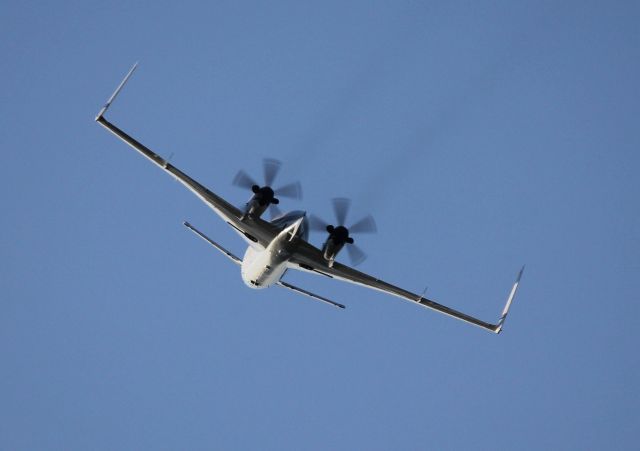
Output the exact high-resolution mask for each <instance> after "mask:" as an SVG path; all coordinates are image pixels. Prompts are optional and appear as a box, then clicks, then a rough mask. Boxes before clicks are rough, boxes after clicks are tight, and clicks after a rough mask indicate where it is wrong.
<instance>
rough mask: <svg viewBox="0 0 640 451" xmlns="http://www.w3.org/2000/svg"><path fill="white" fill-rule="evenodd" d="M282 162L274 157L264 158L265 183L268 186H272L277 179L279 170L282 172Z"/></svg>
mask: <svg viewBox="0 0 640 451" xmlns="http://www.w3.org/2000/svg"><path fill="white" fill-rule="evenodd" d="M280 166H282V163H280V162H279V161H278V160H274V159H273V158H265V159H264V160H262V168H263V169H264V184H265V185H266V186H271V185H272V184H273V181H274V180H275V179H276V176H277V175H278V172H280Z"/></svg>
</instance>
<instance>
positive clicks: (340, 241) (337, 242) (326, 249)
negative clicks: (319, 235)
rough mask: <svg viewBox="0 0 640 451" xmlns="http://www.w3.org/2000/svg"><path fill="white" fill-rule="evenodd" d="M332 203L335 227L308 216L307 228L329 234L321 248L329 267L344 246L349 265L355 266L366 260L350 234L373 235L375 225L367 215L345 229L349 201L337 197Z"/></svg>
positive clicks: (349, 205) (365, 256)
mask: <svg viewBox="0 0 640 451" xmlns="http://www.w3.org/2000/svg"><path fill="white" fill-rule="evenodd" d="M332 203H333V212H334V214H335V217H336V223H337V225H335V226H334V225H331V224H328V223H327V222H325V221H324V220H322V219H320V218H318V217H317V216H315V215H309V227H310V228H311V230H315V231H322V232H324V231H326V232H328V233H329V237H328V238H327V240H326V241H325V242H324V244H323V246H322V252H323V254H324V258H325V260H327V262H329V266H333V262H334V261H335V259H336V256H337V255H338V252H340V250H341V249H342V248H343V247H344V245H345V244H348V246H347V253H348V254H349V260H351V264H352V265H354V266H357V265H359V264H360V263H362V262H363V261H364V260H365V259H366V258H367V254H365V253H364V251H363V250H362V249H360V247H358V246H356V245H355V244H354V242H355V240H354V239H353V237H352V236H351V233H375V232H376V231H377V228H376V223H375V221H374V219H373V217H372V216H371V215H367V216H365V217H364V218H362V219H360V220H359V221H357V222H356V223H354V224H353V225H352V226H351V227H346V226H345V225H344V224H345V222H346V220H347V215H348V213H349V208H350V207H351V201H350V200H349V199H345V198H342V197H339V198H335V199H332Z"/></svg>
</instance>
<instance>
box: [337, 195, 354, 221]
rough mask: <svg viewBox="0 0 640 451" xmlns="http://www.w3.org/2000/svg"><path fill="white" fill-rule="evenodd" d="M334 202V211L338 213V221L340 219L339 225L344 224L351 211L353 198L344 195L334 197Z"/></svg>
mask: <svg viewBox="0 0 640 451" xmlns="http://www.w3.org/2000/svg"><path fill="white" fill-rule="evenodd" d="M332 202H333V212H334V213H335V215H336V221H338V225H339V226H343V225H344V223H345V221H346V219H347V213H349V207H350V206H351V199H346V198H344V197H336V198H335V199H332Z"/></svg>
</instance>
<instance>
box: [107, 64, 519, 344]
mask: <svg viewBox="0 0 640 451" xmlns="http://www.w3.org/2000/svg"><path fill="white" fill-rule="evenodd" d="M137 66H138V63H136V64H134V65H133V67H132V68H131V69H130V70H129V72H128V73H127V75H126V76H125V77H124V79H123V80H122V82H121V83H120V85H118V87H117V88H116V90H115V91H114V93H113V94H112V95H111V97H110V98H109V100H107V103H105V105H104V106H103V107H102V109H101V110H100V111H99V112H98V115H97V116H96V118H95V120H96V122H97V123H98V124H100V125H101V126H102V127H104V128H105V129H107V130H108V131H109V132H111V133H113V134H114V135H115V136H117V137H118V138H120V139H121V140H122V141H124V142H125V143H126V144H128V145H129V146H131V147H132V148H133V149H135V150H136V151H137V152H139V153H140V154H142V156H144V157H146V158H147V159H148V160H150V161H151V162H152V163H154V164H155V165H156V166H158V167H159V168H160V169H162V170H163V171H164V172H166V173H167V174H169V175H170V176H172V177H174V178H175V179H176V180H178V181H179V182H180V183H182V184H183V185H184V186H185V187H187V189H189V190H190V191H191V192H193V193H194V194H195V195H196V196H198V197H199V198H200V199H201V200H202V201H203V202H204V203H205V204H207V205H208V206H209V207H210V208H211V209H212V210H213V211H214V212H215V213H216V214H217V215H218V216H219V217H220V218H221V219H222V220H223V221H224V222H226V223H227V224H228V225H229V226H230V227H231V228H232V229H233V230H235V231H236V232H237V233H238V234H239V235H240V237H241V238H242V239H244V241H245V242H246V243H247V244H248V247H247V250H246V252H245V253H244V256H243V258H240V257H238V256H236V255H234V254H233V253H232V252H230V251H229V250H227V249H225V248H224V247H223V246H222V245H220V244H218V243H217V242H215V241H214V240H212V239H211V238H209V237H208V236H206V235H205V234H204V233H202V232H201V231H199V230H198V229H196V228H195V227H194V226H192V225H191V224H190V223H188V222H184V225H185V226H186V227H187V228H188V229H189V230H191V231H192V232H193V233H195V234H196V235H197V236H199V237H200V238H202V239H203V240H205V241H206V242H207V243H209V244H210V245H211V246H213V247H214V248H215V249H217V250H218V251H220V252H221V253H222V254H223V255H225V256H226V257H227V258H228V259H229V260H231V261H232V262H233V263H235V264H236V265H238V266H240V274H241V276H242V280H243V281H244V283H245V284H246V285H247V286H248V287H249V288H252V289H265V288H268V287H271V286H274V285H275V286H280V287H283V288H287V289H289V290H292V291H294V292H297V293H299V294H302V295H305V296H308V297H310V298H312V299H315V300H318V301H322V302H324V303H327V304H330V305H332V306H334V307H338V308H341V309H344V308H345V306H344V305H343V304H340V303H338V302H335V301H332V300H330V299H328V298H326V297H323V296H320V295H317V294H314V293H312V292H310V291H308V290H305V289H303V288H300V287H296V286H294V285H291V284H290V283H288V282H285V281H284V280H282V279H283V276H284V275H285V273H286V272H287V271H288V270H299V271H304V272H306V273H310V274H316V275H321V276H323V277H327V278H329V279H335V280H340V281H343V282H348V283H352V284H356V285H360V286H363V287H366V288H370V289H373V290H377V291H381V292H383V293H387V294H390V295H393V296H396V297H399V298H401V299H404V300H407V301H410V302H413V303H415V304H418V305H421V306H423V307H426V308H429V309H432V310H436V311H438V312H440V313H444V314H445V315H448V316H451V317H453V318H456V319H459V320H462V321H465V322H467V323H470V324H473V325H475V326H478V327H481V328H483V329H485V330H488V331H490V332H494V333H495V334H499V333H500V332H501V331H502V328H503V325H504V322H505V319H506V317H507V314H508V313H509V309H510V307H511V304H512V302H513V299H514V297H515V295H516V291H517V290H518V286H519V284H520V279H521V278H522V273H523V271H524V266H523V267H522V268H521V269H520V271H519V272H518V275H517V277H516V281H515V283H514V284H513V286H512V287H511V291H510V292H509V296H508V298H507V302H506V304H505V306H504V309H503V310H502V314H501V315H500V317H499V319H498V321H497V322H496V323H489V322H485V321H483V320H481V319H478V318H475V317H473V316H471V315H467V314H465V313H462V312H459V311H457V310H454V309H452V308H450V307H447V306H445V305H442V304H439V303H437V302H435V301H433V300H430V299H427V298H426V297H424V296H423V295H418V294H415V293H412V292H410V291H407V290H405V289H402V288H399V287H397V286H394V285H392V284H390V283H387V282H384V281H383V280H380V279H378V278H376V277H373V276H370V275H368V274H365V273H363V272H360V271H357V270H356V269H354V268H352V267H349V266H347V265H344V264H342V263H340V262H338V261H336V256H337V255H338V253H339V252H340V250H341V249H342V248H344V247H345V246H347V249H353V250H354V251H348V252H352V253H353V254H355V260H361V259H362V255H361V254H362V253H361V251H359V250H357V248H356V247H354V244H353V241H354V240H353V238H352V237H351V236H350V231H351V232H353V230H354V229H355V228H357V227H356V226H355V225H354V226H352V227H351V230H350V229H349V228H347V227H345V226H344V219H345V218H344V217H345V214H346V213H345V212H346V209H345V208H343V207H344V205H346V204H347V203H348V202H347V201H346V200H344V199H337V200H334V208H335V210H336V214H337V216H340V217H338V218H337V219H338V223H339V225H337V226H333V225H327V224H324V223H323V222H322V220H319V219H318V218H314V217H313V216H311V215H310V216H309V217H307V214H306V212H304V211H291V212H289V213H286V214H280V215H276V216H277V217H276V218H274V219H272V220H271V221H267V220H264V219H262V217H261V216H262V214H263V213H264V212H265V211H266V209H267V208H268V207H269V206H273V205H277V204H278V203H279V199H278V198H277V197H275V196H276V195H277V194H276V193H277V191H278V190H274V189H273V188H272V187H271V186H270V184H271V182H272V179H273V172H274V171H273V170H269V169H267V166H269V164H271V165H277V164H278V163H277V161H276V162H275V163H273V160H272V162H271V163H268V162H265V174H266V175H267V176H266V180H265V182H266V183H265V185H264V186H260V185H259V184H257V183H254V182H253V180H252V179H251V178H250V177H249V176H247V175H246V174H245V173H244V172H243V171H241V172H240V173H238V175H237V176H236V180H235V182H236V184H237V185H240V186H248V187H250V188H251V190H252V192H253V196H252V197H251V198H250V200H249V201H248V203H247V204H246V206H245V208H244V209H243V210H241V209H239V208H237V207H235V206H234V205H232V204H231V203H229V202H228V201H226V200H224V199H223V198H222V197H220V196H218V195H217V194H215V193H214V192H213V191H211V190H209V189H208V188H206V187H205V186H203V185H201V184H200V183H198V182H197V181H196V180H194V179H193V178H191V177H189V176H188V175H187V174H186V173H184V172H182V171H181V170H180V169H178V168H177V167H175V166H174V165H173V164H171V163H170V162H169V161H167V160H166V159H164V158H162V157H161V156H160V155H158V154H156V153H155V152H153V151H152V150H151V149H149V148H148V147H146V146H145V145H143V144H142V143H140V142H139V141H137V140H136V139H134V138H133V137H131V136H130V135H128V134H127V133H125V132H124V131H122V130H121V129H120V128H118V127H116V126H115V125H114V124H112V123H111V122H109V121H108V120H107V119H106V118H105V116H104V115H105V113H106V112H107V110H108V109H109V107H110V106H111V104H112V103H113V101H114V100H115V98H116V97H117V96H118V94H119V93H120V91H121V90H122V88H123V87H124V85H125V84H126V83H127V81H128V80H129V78H130V77H131V75H132V74H133V72H134V71H135V70H136V68H137ZM269 174H270V175H269ZM297 190H299V188H298V187H297V186H296V184H289V185H286V186H285V187H284V189H282V191H281V192H282V193H284V194H287V195H290V197H296V194H295V191H297ZM339 205H342V206H343V207H339ZM310 219H311V220H310ZM371 221H372V219H371V218H368V217H367V218H364V219H363V220H362V221H358V223H359V224H360V228H362V229H363V230H364V231H371V229H372V227H373V228H375V224H373V225H372V223H371ZM314 227H315V228H323V227H324V228H325V230H326V231H327V233H328V234H329V235H328V237H327V239H326V241H325V242H324V245H323V247H322V249H318V248H317V247H315V246H313V245H312V244H310V243H309V241H308V239H309V238H308V237H309V230H310V229H311V228H314Z"/></svg>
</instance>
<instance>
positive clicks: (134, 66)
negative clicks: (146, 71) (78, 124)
mask: <svg viewBox="0 0 640 451" xmlns="http://www.w3.org/2000/svg"><path fill="white" fill-rule="evenodd" d="M136 67H138V63H137V62H136V63H135V64H134V65H133V67H132V68H131V69H130V70H129V73H128V74H127V76H126V77H124V80H122V82H121V83H120V85H119V86H118V87H117V88H116V90H115V91H114V92H113V94H111V97H109V100H107V103H105V104H104V106H103V107H102V109H101V110H100V112H99V113H98V115H97V116H96V121H98V120H100V118H101V117H102V115H103V114H104V113H105V112H106V111H107V110H108V109H109V107H110V106H111V102H113V101H114V100H115V98H116V97H117V96H118V94H119V93H120V91H121V90H122V88H123V87H124V85H125V83H126V82H127V81H128V80H129V78H130V77H131V75H132V74H133V71H134V70H136Z"/></svg>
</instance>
